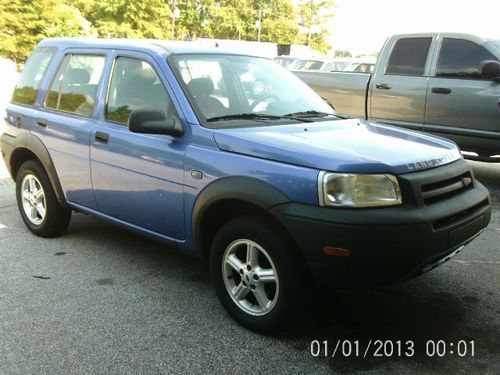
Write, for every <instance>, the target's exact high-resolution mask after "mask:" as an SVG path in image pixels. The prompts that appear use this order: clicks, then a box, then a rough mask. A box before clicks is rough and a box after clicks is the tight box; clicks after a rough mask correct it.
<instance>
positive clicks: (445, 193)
mask: <svg viewBox="0 0 500 375" xmlns="http://www.w3.org/2000/svg"><path fill="white" fill-rule="evenodd" d="M473 186H474V180H473V178H472V175H471V174H470V172H466V173H464V174H461V175H459V176H455V177H452V178H449V179H447V180H443V181H439V182H433V183H430V184H426V185H422V186H421V194H422V199H423V201H424V204H426V205H431V204H434V203H437V202H440V201H442V200H444V199H447V198H450V197H452V196H454V195H457V194H460V193H461V192H463V191H465V190H467V189H471V188H472V187H473Z"/></svg>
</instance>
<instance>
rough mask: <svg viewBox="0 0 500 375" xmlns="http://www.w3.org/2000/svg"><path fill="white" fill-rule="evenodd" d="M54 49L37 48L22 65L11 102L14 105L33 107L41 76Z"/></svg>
mask: <svg viewBox="0 0 500 375" xmlns="http://www.w3.org/2000/svg"><path fill="white" fill-rule="evenodd" d="M55 51H56V49H55V48H37V49H36V50H35V51H34V52H33V53H32V54H31V56H30V58H29V59H28V61H26V64H25V65H24V69H23V72H22V73H21V75H20V76H19V80H18V81H17V85H16V88H15V89H14V94H13V95H12V101H13V102H14V103H19V104H25V105H33V104H35V100H36V97H37V95H38V89H39V88H40V83H41V82H42V78H43V75H44V74H45V71H46V70H47V67H48V66H49V63H50V61H51V60H52V57H53V56H54V53H55Z"/></svg>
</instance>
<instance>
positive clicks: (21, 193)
mask: <svg viewBox="0 0 500 375" xmlns="http://www.w3.org/2000/svg"><path fill="white" fill-rule="evenodd" d="M16 198H17V206H18V208H19V212H20V213H21V217H22V218H23V221H24V223H25V224H26V226H27V227H28V229H29V230H30V231H32V232H33V233H34V234H36V235H37V236H40V237H56V236H58V235H60V234H62V233H63V232H64V231H65V230H66V228H67V227H68V224H69V221H70V219H71V210H70V209H68V208H65V207H63V206H61V205H60V204H59V202H58V200H57V198H56V194H55V193H54V189H53V188H52V184H51V183H50V180H49V178H48V176H47V173H46V172H45V170H44V169H43V168H42V167H41V166H40V164H38V163H37V162H36V161H33V160H30V161H27V162H25V163H24V164H23V165H21V167H20V168H19V172H18V173H17V176H16Z"/></svg>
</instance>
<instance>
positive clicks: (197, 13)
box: [169, 0, 215, 40]
mask: <svg viewBox="0 0 500 375" xmlns="http://www.w3.org/2000/svg"><path fill="white" fill-rule="evenodd" d="M169 3H170V9H171V11H173V10H174V8H175V7H177V8H178V9H179V11H180V18H179V22H178V25H179V26H178V28H179V29H180V30H181V33H178V34H177V35H184V34H187V35H188V36H189V38H190V39H193V40H194V39H196V38H197V37H198V36H205V37H209V36H211V30H210V27H208V26H209V20H210V15H211V13H212V11H213V8H214V6H215V0H191V1H183V2H179V1H176V0H170V1H169ZM174 37H175V36H174Z"/></svg>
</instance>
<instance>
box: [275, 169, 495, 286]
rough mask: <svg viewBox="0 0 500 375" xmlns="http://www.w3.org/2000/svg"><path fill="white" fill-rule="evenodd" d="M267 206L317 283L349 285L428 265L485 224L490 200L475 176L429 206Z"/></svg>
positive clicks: (394, 277) (383, 280) (382, 280)
mask: <svg viewBox="0 0 500 375" xmlns="http://www.w3.org/2000/svg"><path fill="white" fill-rule="evenodd" d="M454 164H455V163H454ZM456 167H459V168H462V169H467V168H468V167H467V166H466V164H465V162H463V161H460V162H457V164H455V165H453V166H452V167H444V169H442V170H441V171H445V172H446V171H447V170H450V169H453V168H456ZM439 169H440V168H436V170H435V171H433V172H431V173H430V174H438V173H440V172H436V171H437V170H439ZM410 175H411V177H410V179H413V178H414V177H415V176H416V177H417V178H420V177H422V176H424V177H426V176H429V173H421V172H419V173H415V174H409V175H408V176H410ZM403 176H404V175H403ZM400 184H401V185H402V186H404V185H405V182H404V181H403V182H401V181H400ZM413 185H415V184H413ZM409 186H410V185H407V186H406V187H407V188H408V187H409ZM411 190H412V189H410V191H408V190H407V192H406V193H407V197H408V193H409V192H411ZM417 200H418V199H417ZM407 201H408V199H407ZM409 201H411V199H410V200H409ZM271 212H272V213H273V214H274V215H275V216H276V217H277V218H278V219H279V220H280V221H281V223H283V225H284V226H285V227H286V228H287V230H288V231H289V233H290V234H291V236H292V237H293V238H294V240H295V242H296V243H297V245H298V247H299V249H300V250H301V252H302V254H303V256H304V257H305V258H306V260H307V262H308V263H309V267H310V270H311V272H312V275H313V277H314V279H315V280H316V282H317V283H318V284H322V285H330V286H335V287H339V288H354V287H367V286H377V285H383V284H388V283H392V282H395V281H400V280H404V279H407V278H410V277H413V276H416V275H418V274H420V273H422V272H425V271H427V270H430V269H432V268H433V266H434V265H436V263H439V261H440V260H442V259H446V257H447V256H449V255H450V254H452V253H453V252H454V251H455V250H457V249H461V247H462V246H463V245H465V244H467V243H468V242H470V240H471V239H473V238H474V237H475V236H476V235H477V234H479V233H480V232H481V231H482V230H483V229H484V228H485V227H486V226H487V225H488V223H489V221H490V219H491V203H490V197H489V193H488V190H486V188H485V187H484V186H483V185H482V184H480V183H479V182H477V181H475V182H474V186H473V187H472V188H470V189H468V190H466V191H464V192H461V193H460V194H458V195H455V196H452V197H450V198H447V199H444V200H442V201H440V202H438V203H433V204H432V205H428V206H426V205H424V204H422V203H421V202H420V203H419V202H416V201H411V203H405V204H403V205H401V206H396V207H388V208H370V209H367V208H365V209H338V208H329V207H328V208H327V207H317V206H309V205H304V204H297V203H286V204H283V205H279V206H276V207H274V208H273V209H272V210H271ZM326 246H330V247H335V248H342V249H347V250H349V253H350V255H349V256H332V255H326V254H325V253H324V252H323V249H324V247H326Z"/></svg>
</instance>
